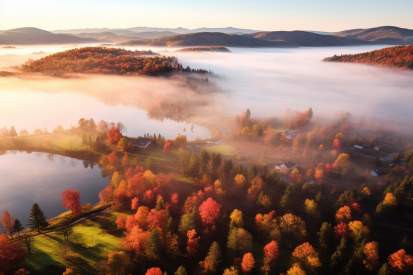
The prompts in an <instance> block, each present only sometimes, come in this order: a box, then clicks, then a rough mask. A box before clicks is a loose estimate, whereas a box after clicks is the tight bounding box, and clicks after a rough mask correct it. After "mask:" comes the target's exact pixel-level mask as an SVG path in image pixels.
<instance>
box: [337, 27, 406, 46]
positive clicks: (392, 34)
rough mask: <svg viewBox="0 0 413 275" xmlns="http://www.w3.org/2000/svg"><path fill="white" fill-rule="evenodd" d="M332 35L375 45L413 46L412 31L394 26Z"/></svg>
mask: <svg viewBox="0 0 413 275" xmlns="http://www.w3.org/2000/svg"><path fill="white" fill-rule="evenodd" d="M333 35H336V36H341V37H347V38H354V39H361V40H365V41H374V42H376V43H377V44H389V45H413V30H410V29H404V28H399V27H394V26H383V27H377V28H370V29H353V30H346V31H341V32H335V33H333Z"/></svg>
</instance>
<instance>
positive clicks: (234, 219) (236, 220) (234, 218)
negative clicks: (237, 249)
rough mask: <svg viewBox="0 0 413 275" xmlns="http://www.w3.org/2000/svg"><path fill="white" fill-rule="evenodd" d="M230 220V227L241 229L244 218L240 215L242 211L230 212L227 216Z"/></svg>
mask: <svg viewBox="0 0 413 275" xmlns="http://www.w3.org/2000/svg"><path fill="white" fill-rule="evenodd" d="M229 217H230V218H231V225H232V226H235V227H238V228H241V227H243V226H244V216H243V214H242V211H240V210H238V209H235V210H234V211H232V213H231V215H230V216H229Z"/></svg>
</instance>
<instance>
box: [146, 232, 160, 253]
mask: <svg viewBox="0 0 413 275" xmlns="http://www.w3.org/2000/svg"><path fill="white" fill-rule="evenodd" d="M159 240H160V235H159V231H158V229H157V228H155V229H153V230H152V231H151V233H150V234H149V236H148V240H147V242H146V256H147V257H148V258H149V259H151V260H158V259H159V258H160V252H161V244H160V241H159Z"/></svg>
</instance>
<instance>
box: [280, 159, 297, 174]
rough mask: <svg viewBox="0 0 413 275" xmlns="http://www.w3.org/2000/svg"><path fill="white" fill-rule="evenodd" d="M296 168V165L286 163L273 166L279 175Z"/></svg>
mask: <svg viewBox="0 0 413 275" xmlns="http://www.w3.org/2000/svg"><path fill="white" fill-rule="evenodd" d="M296 167H297V164H294V163H292V162H289V161H287V162H284V163H282V164H278V165H275V171H276V172H277V173H280V174H287V173H288V172H290V171H291V170H293V169H294V168H296Z"/></svg>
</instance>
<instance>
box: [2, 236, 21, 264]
mask: <svg viewBox="0 0 413 275" xmlns="http://www.w3.org/2000/svg"><path fill="white" fill-rule="evenodd" d="M25 256H26V253H25V252H24V250H23V249H22V247H21V244H20V243H19V242H12V241H10V240H9V238H8V237H7V236H6V234H1V235H0V272H6V271H8V270H10V269H11V268H12V267H13V266H14V265H15V264H17V263H20V262H22V261H23V260H24V258H25Z"/></svg>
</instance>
